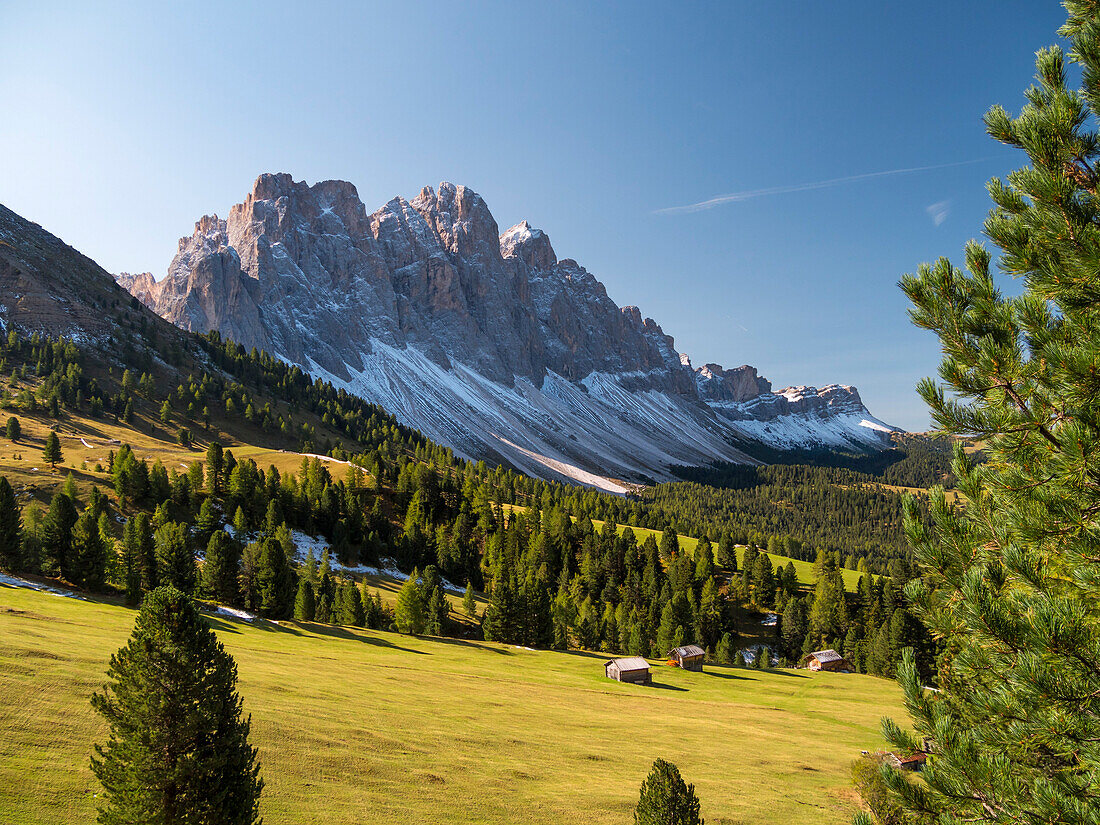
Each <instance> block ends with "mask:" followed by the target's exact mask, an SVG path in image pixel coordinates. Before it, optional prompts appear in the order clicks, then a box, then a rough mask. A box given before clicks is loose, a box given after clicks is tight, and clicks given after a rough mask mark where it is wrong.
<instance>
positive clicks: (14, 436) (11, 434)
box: [5, 415, 23, 441]
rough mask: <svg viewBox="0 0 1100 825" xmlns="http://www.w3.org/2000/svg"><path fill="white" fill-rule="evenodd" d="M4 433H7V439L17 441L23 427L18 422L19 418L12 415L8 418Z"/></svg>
mask: <svg viewBox="0 0 1100 825" xmlns="http://www.w3.org/2000/svg"><path fill="white" fill-rule="evenodd" d="M5 435H7V437H8V440H9V441H18V440H19V439H20V437H21V436H22V435H23V428H22V427H21V426H20V424H19V419H18V418H16V417H15V416H14V415H13V416H11V417H10V418H8V424H7V429H6V430H5Z"/></svg>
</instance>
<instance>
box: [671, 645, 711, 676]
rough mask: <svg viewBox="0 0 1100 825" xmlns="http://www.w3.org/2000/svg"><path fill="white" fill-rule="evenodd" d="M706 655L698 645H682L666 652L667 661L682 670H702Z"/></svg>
mask: <svg viewBox="0 0 1100 825" xmlns="http://www.w3.org/2000/svg"><path fill="white" fill-rule="evenodd" d="M706 655H707V653H706V651H705V650H703V648H701V647H699V645H684V646H683V647H677V648H673V649H672V650H670V651H669V652H668V660H669V661H670V662H672V663H673V664H674V665H676V666H677V667H682V668H683V669H684V670H702V669H703V657H704V656H706Z"/></svg>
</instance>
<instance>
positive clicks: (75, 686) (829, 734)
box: [0, 585, 903, 825]
mask: <svg viewBox="0 0 1100 825" xmlns="http://www.w3.org/2000/svg"><path fill="white" fill-rule="evenodd" d="M134 615H135V613H134V611H133V610H132V609H128V608H125V607H122V606H119V605H116V604H111V603H107V602H101V601H81V600H77V599H70V598H62V597H59V596H55V595H50V594H46V593H37V592H32V591H29V590H25V589H16V588H12V587H6V586H3V585H0V811H4V812H5V821H6V822H11V823H13V824H14V825H30V824H31V823H35V824H36V825H37V824H38V823H43V824H44V823H55V822H59V821H66V822H78V821H83V822H90V821H92V820H93V819H94V816H95V806H96V800H95V793H96V791H97V790H98V787H97V785H96V783H95V780H94V778H93V776H92V774H91V772H90V770H89V767H88V758H89V755H90V753H91V749H92V743H93V742H96V741H100V742H102V741H103V740H104V738H105V727H104V725H103V724H102V722H101V720H100V719H99V718H98V717H97V716H95V715H94V714H93V712H92V710H91V707H90V705H89V703H88V697H89V696H90V694H91V693H92V692H93V691H94V690H96V689H97V688H98V687H99V686H100V685H101V684H102V682H103V680H104V672H105V670H106V667H107V662H108V659H109V658H110V655H111V654H112V653H113V652H114V651H115V650H116V649H117V648H118V647H119V646H121V645H122V644H123V643H124V642H125V640H126V638H127V636H128V634H129V632H130V629H131V626H132V623H133V618H134ZM210 621H211V624H212V625H213V626H214V627H215V629H216V630H217V632H218V635H219V637H220V638H221V640H222V641H223V643H224V644H225V646H226V649H227V650H228V651H229V652H230V653H231V654H232V655H233V656H234V658H235V659H236V661H237V664H238V667H239V673H240V684H239V690H240V692H241V695H242V696H243V698H244V704H245V709H246V711H247V712H248V713H251V714H252V742H253V743H254V744H255V745H257V746H258V747H259V749H260V758H261V760H262V764H263V775H264V779H265V782H266V789H265V791H264V796H263V808H262V811H263V816H264V821H265V822H267V823H268V824H269V825H283V824H284V823H287V824H289V823H301V822H315V821H322V820H323V821H325V822H326V823H333V824H334V825H341V823H349V825H350V823H361V822H364V821H369V822H377V823H408V822H438V821H447V822H453V823H475V822H477V823H512V822H555V823H621V822H629V821H630V818H631V811H632V808H633V805H634V803H635V802H636V800H637V793H638V787H639V785H640V784H641V781H642V779H643V778H644V777H645V775H646V773H647V772H648V769H649V766H650V764H651V763H652V761H653V759H654V758H656V757H662V758H665V759H668V760H670V761H673V762H675V763H676V764H678V765H679V767H680V769H681V771H682V772H683V775H684V776H685V778H686V779H687V781H689V782H693V783H694V784H695V786H696V788H697V790H698V793H699V796H700V798H701V799H702V803H703V814H704V815H705V817H706V819H707V821H708V822H709V823H712V825H719V824H720V823H745V824H746V825H747V824H748V823H757V822H760V821H763V820H764V819H766V820H767V821H770V822H781V823H794V824H795V825H797V823H843V822H848V821H849V820H850V818H851V816H852V814H853V813H854V812H855V810H856V804H857V803H856V798H855V795H854V793H853V791H852V790H851V789H850V787H849V781H848V777H849V766H850V764H851V762H852V760H853V759H854V758H855V757H857V756H858V755H859V752H860V750H861V749H874V748H876V747H879V746H880V745H881V738H880V735H879V731H878V725H879V719H880V718H881V717H882V716H883V715H891V716H894V717H895V718H898V717H902V716H903V710H902V707H901V695H900V691H899V689H898V688H897V686H896V685H895V684H893V683H892V682H889V681H887V680H884V679H880V678H876V677H872V676H861V675H846V674H833V673H818V674H811V673H808V672H806V671H794V670H777V671H771V672H760V671H755V670H748V669H743V668H732V667H719V666H708V667H707V670H706V671H705V672H703V673H689V672H685V671H680V670H677V669H673V668H670V667H667V666H665V665H664V664H662V663H658V662H654V682H655V683H656V684H655V685H654V686H653V687H649V688H646V687H639V686H632V685H626V684H619V683H616V682H612V681H610V680H608V679H606V678H605V677H604V675H603V661H604V660H605V659H606V658H607V656H606V655H605V654H598V653H585V652H578V651H571V652H568V653H564V652H550V651H537V652H536V651H529V650H525V649H520V648H516V647H510V646H505V645H499V644H490V643H483V642H469V641H461V640H455V639H442V638H427V637H412V636H402V635H398V634H396V633H387V632H380V631H369V630H360V629H356V628H345V627H334V626H327V625H317V624H296V623H293V622H287V623H283V624H281V625H274V624H269V623H263V624H259V625H255V626H254V625H251V624H249V623H246V622H243V621H233V620H225V619H221V618H215V617H211V619H210Z"/></svg>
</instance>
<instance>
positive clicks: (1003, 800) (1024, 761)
mask: <svg viewBox="0 0 1100 825" xmlns="http://www.w3.org/2000/svg"><path fill="white" fill-rule="evenodd" d="M1065 7H1066V8H1067V10H1068V12H1069V20H1068V22H1067V23H1066V25H1065V26H1064V28H1063V29H1062V34H1063V35H1064V36H1066V37H1068V38H1070V39H1071V42H1072V51H1071V52H1070V53H1069V55H1066V54H1064V53H1063V51H1062V50H1061V49H1060V48H1057V47H1051V48H1048V49H1043V50H1041V51H1040V52H1038V54H1037V58H1036V67H1037V71H1036V78H1037V83H1036V85H1034V86H1032V87H1031V88H1030V89H1029V90H1028V91H1027V93H1026V97H1027V101H1028V102H1027V104H1026V105H1025V106H1024V107H1023V109H1022V111H1021V113H1020V115H1019V116H1018V117H1015V118H1013V117H1011V116H1010V115H1009V114H1008V113H1007V112H1006V111H1005V110H1004V109H1002V108H1000V107H995V108H994V109H992V110H991V111H990V112H989V114H987V115H986V126H987V129H988V131H989V133H990V134H991V135H992V136H993V137H994V138H996V139H997V140H999V141H1001V142H1002V143H1005V144H1007V145H1009V146H1012V147H1015V148H1018V149H1021V150H1023V152H1025V153H1026V155H1027V158H1026V163H1025V166H1024V167H1023V168H1021V169H1019V170H1018V171H1016V172H1013V173H1012V174H1011V175H1010V176H1009V177H1008V179H1007V180H1005V181H1002V180H993V181H992V182H991V183H990V184H989V187H988V188H989V192H990V195H991V196H992V198H993V201H994V208H993V210H992V211H991V213H990V215H989V218H988V219H987V221H986V224H985V234H986V235H987V236H988V237H989V238H990V239H991V240H992V241H993V243H994V244H996V245H997V246H998V247H999V248H1000V253H999V258H998V261H999V266H1000V268H1001V269H1002V270H1003V271H1005V272H1006V273H1008V274H1010V275H1012V276H1015V277H1017V278H1020V279H1021V280H1022V282H1023V285H1024V290H1023V293H1022V294H1020V295H1018V296H1015V297H1006V296H1004V295H1003V294H1002V293H1001V292H1000V291H999V290H998V288H997V286H996V285H995V277H994V273H993V271H992V266H991V263H992V259H993V256H992V255H991V254H990V252H989V251H987V250H986V249H984V248H983V247H982V246H980V245H979V244H978V243H976V242H974V243H971V244H970V245H969V246H968V247H967V249H966V265H967V272H963V271H961V270H959V269H956V268H954V267H953V266H952V265H951V264H950V262H949V261H947V260H943V259H941V260H940V261H938V262H937V263H936V264H935V265H933V266H923V267H921V269H920V270H919V272H918V274H917V275H916V276H912V275H907V276H905V277H904V278H903V279H902V283H901V285H902V289H903V290H904V291H905V293H906V295H907V296H908V297H909V298H910V300H911V301H912V303H913V309H912V310H911V314H912V317H913V320H914V322H915V323H916V324H917V325H918V326H920V327H923V328H926V329H930V330H933V331H934V332H936V334H937V335H938V336H939V338H940V341H941V343H942V346H943V350H944V360H943V363H942V365H941V368H940V375H941V376H942V378H943V380H944V381H945V382H946V386H938V385H936V384H935V383H934V382H933V381H932V380H925V381H924V382H922V383H921V385H920V386H919V390H920V393H921V395H922V396H923V397H924V399H925V400H926V402H927V403H928V404H929V406H930V408H931V410H932V418H933V422H934V424H935V426H936V428H937V429H938V430H940V431H942V432H945V433H948V434H951V435H957V436H964V437H966V438H968V439H971V438H972V439H978V440H980V441H981V442H982V443H983V449H984V451H985V453H986V455H987V456H988V459H989V460H988V461H987V462H986V463H985V464H983V465H981V466H973V465H972V464H971V462H970V461H969V460H968V458H967V456H966V455H965V454H964V452H963V451H962V449H961V447H958V448H956V451H955V462H954V467H953V469H954V474H955V477H956V478H957V482H958V490H959V492H960V493H961V495H962V507H961V509H959V508H957V507H956V506H955V504H954V503H953V502H949V501H948V500H947V498H946V496H945V495H944V493H943V492H942V490H939V491H936V492H934V493H933V496H932V516H933V519H934V522H935V527H934V529H929V528H927V527H926V525H925V523H924V521H923V520H922V519H921V518H920V513H919V510H918V508H917V505H916V503H915V502H913V501H908V502H907V506H906V523H905V526H906V534H907V536H908V538H909V540H910V542H911V544H912V545H913V547H914V548H915V550H916V556H917V559H918V561H919V562H920V565H921V568H922V570H923V573H924V575H923V579H922V580H917V581H915V582H914V583H911V584H910V585H909V587H908V588H907V589H906V596H907V597H909V598H910V599H911V600H912V603H913V605H914V608H915V610H916V612H917V614H918V616H919V618H921V620H922V621H923V622H924V623H925V624H926V625H927V626H928V627H929V628H930V629H931V630H932V631H933V632H934V633H935V634H936V635H938V636H940V637H941V638H942V639H943V641H944V646H945V653H944V655H943V656H942V657H941V659H940V663H939V674H938V679H937V687H938V688H939V692H937V693H934V694H933V693H930V692H928V691H924V690H922V687H921V685H922V682H921V680H920V678H919V673H918V669H917V666H916V661H915V658H914V656H913V654H912V653H911V652H910V653H907V654H906V655H905V656H904V658H903V661H902V665H901V667H900V668H899V677H900V681H901V683H902V685H903V687H904V689H905V700H906V706H907V708H908V710H909V713H910V715H911V716H912V721H913V727H914V728H915V730H916V733H917V736H922V737H932V738H933V740H934V748H933V752H932V754H931V756H930V757H929V759H928V763H927V766H926V769H925V771H924V773H923V781H922V782H920V783H910V782H907V781H906V780H905V778H904V777H902V776H901V775H899V774H897V773H896V772H890V773H888V775H887V777H886V778H887V780H888V784H889V786H890V788H891V789H892V791H893V792H894V794H895V795H896V797H897V799H898V800H899V801H900V803H901V805H902V807H903V808H904V809H905V811H906V816H907V818H908V819H909V820H911V821H919V822H921V823H930V824H932V823H936V824H937V825H938V824H939V823H958V822H1021V823H1023V822H1027V823H1047V822H1064V823H1081V825H1095V823H1097V822H1100V782H1097V776H1098V775H1100V665H1098V662H1100V620H1098V618H1097V616H1098V614H1097V611H1096V605H1097V604H1098V603H1100V579H1098V577H1097V575H1096V559H1097V558H1098V552H1100V530H1098V529H1097V527H1098V525H1100V522H1098V519H1100V515H1098V514H1100V486H1098V484H1097V479H1100V463H1098V458H1097V456H1098V452H1097V447H1098V446H1100V371H1098V370H1097V367H1096V365H1097V364H1098V363H1100V334H1098V330H1100V276H1098V272H1100V199H1098V198H1097V191H1098V188H1100V179H1098V176H1097V171H1096V170H1097V168H1098V166H1100V138H1098V135H1097V133H1096V131H1095V129H1096V122H1097V116H1098V115H1100V6H1098V5H1097V4H1096V3H1095V2H1085V0H1068V2H1066V3H1065ZM1068 63H1076V64H1077V67H1078V68H1080V69H1081V70H1083V88H1081V89H1080V90H1071V89H1069V88H1067V80H1066V78H1067V71H1068V69H1069V68H1070V67H1069V66H1068V65H1067V64H1068ZM1014 291H1015V290H1014ZM883 630H884V631H886V635H888V633H889V629H888V628H887V626H886V625H884V626H883ZM908 727H909V726H908V725H906V726H905V728H908ZM884 728H885V733H886V735H887V739H888V740H889V741H890V742H891V743H892V747H893V748H894V749H898V750H904V749H909V748H912V747H914V746H916V745H917V742H916V741H915V737H913V736H911V735H909V734H908V733H907V732H906V730H904V729H903V728H902V727H901V726H898V725H894V724H887V725H885V726H884Z"/></svg>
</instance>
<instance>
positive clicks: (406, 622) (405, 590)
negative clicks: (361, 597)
mask: <svg viewBox="0 0 1100 825" xmlns="http://www.w3.org/2000/svg"><path fill="white" fill-rule="evenodd" d="M418 578H419V572H418V571H417V570H413V572H412V575H411V576H409V577H408V578H407V579H406V580H405V583H404V584H403V585H401V589H400V590H399V591H398V592H397V605H396V607H395V608H394V613H393V620H394V624H396V625H397V629H398V630H399V631H400V632H402V633H411V634H414V635H415V634H418V633H423V632H424V628H425V626H426V624H427V617H426V615H425V613H426V607H425V605H424V596H423V594H422V593H421V592H420V584H419V582H418V581H417V579H418Z"/></svg>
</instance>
